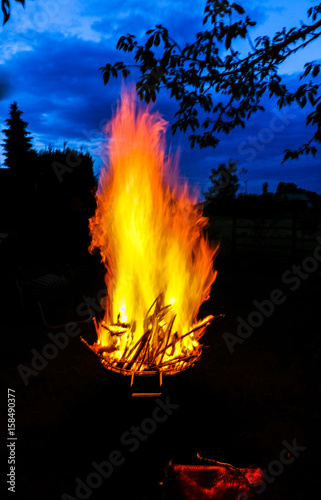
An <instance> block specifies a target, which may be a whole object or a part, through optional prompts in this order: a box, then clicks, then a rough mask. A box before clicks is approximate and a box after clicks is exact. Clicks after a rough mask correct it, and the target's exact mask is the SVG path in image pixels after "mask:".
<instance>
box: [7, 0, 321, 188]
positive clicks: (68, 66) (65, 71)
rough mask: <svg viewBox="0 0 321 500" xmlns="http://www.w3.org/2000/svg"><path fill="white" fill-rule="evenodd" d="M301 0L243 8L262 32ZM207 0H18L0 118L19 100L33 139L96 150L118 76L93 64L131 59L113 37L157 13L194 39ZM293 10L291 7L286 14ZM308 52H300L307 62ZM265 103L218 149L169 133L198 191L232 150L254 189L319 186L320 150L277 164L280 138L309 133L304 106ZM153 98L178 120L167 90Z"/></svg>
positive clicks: (299, 138)
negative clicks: (282, 107) (105, 80)
mask: <svg viewBox="0 0 321 500" xmlns="http://www.w3.org/2000/svg"><path fill="white" fill-rule="evenodd" d="M301 4H302V2H300V1H299V0H293V1H292V2H291V6H290V7H289V6H288V4H285V3H284V5H283V8H282V19H281V21H280V8H278V7H277V3H276V1H274V0H273V1H272V2H270V3H269V5H264V4H262V2H261V1H260V2H259V1H258V0H251V2H249V4H248V5H249V9H248V11H249V15H250V17H251V18H253V19H255V20H257V21H258V25H257V27H256V31H255V33H256V34H257V33H260V34H263V33H264V31H262V30H265V29H267V30H270V31H271V32H274V31H275V29H278V28H281V27H282V26H280V22H281V24H283V21H284V19H285V20H287V21H288V22H287V23H286V24H288V25H291V26H289V27H292V25H294V24H295V23H297V22H298V20H300V13H302V15H303V14H304V13H305V10H306V8H302V5H301ZM204 6H205V1H204V2H203V1H196V2H195V1H192V0H186V1H185V2H181V1H177V2H170V1H166V0H163V1H160V2H154V1H146V2H144V3H138V2H137V1H134V0H124V1H123V2H122V3H121V4H119V3H117V2H101V0H99V1H98V0H94V1H92V2H86V1H84V0H45V1H42V0H35V1H33V2H31V1H27V2H26V9H25V10H24V9H22V8H21V5H20V4H18V3H16V2H14V3H13V9H12V17H11V18H10V20H9V22H8V23H7V24H6V25H5V26H4V27H3V28H1V44H2V46H1V51H0V54H1V56H0V122H1V124H2V127H1V128H3V126H4V120H5V119H6V118H7V117H8V111H9V107H10V104H11V103H12V102H13V101H14V100H16V101H17V102H18V105H19V108H20V109H21V110H22V111H23V112H24V115H23V117H24V119H25V120H26V121H28V123H29V127H28V128H29V130H30V131H31V133H32V135H33V137H34V145H35V147H36V149H44V148H46V147H48V146H49V144H52V145H53V146H54V147H59V148H62V147H63V143H64V142H65V141H67V144H68V145H69V146H70V147H77V148H79V147H80V146H84V147H85V149H88V150H89V151H90V152H91V153H93V154H94V155H95V154H96V153H97V151H98V150H97V147H98V146H99V144H100V143H101V141H102V140H103V134H102V129H103V127H104V124H105V123H106V121H108V120H109V119H110V117H111V113H112V110H113V109H115V106H116V101H117V99H118V98H119V95H120V88H121V82H120V80H119V81H118V80H113V79H112V80H111V81H110V83H109V84H108V85H107V86H105V85H104V83H103V79H102V73H101V72H100V71H99V68H100V67H101V66H104V65H105V64H106V63H107V62H115V61H117V60H118V61H121V60H125V61H126V60H128V61H131V62H132V59H131V56H130V55H129V54H125V53H122V52H119V51H117V50H116V42H117V40H118V38H119V37H120V36H121V35H123V34H126V33H133V34H136V35H137V37H138V38H139V37H142V36H143V35H144V33H145V31H146V30H147V29H148V28H150V27H153V26H154V25H155V24H157V23H160V24H163V25H164V26H166V27H167V28H168V29H169V31H170V33H172V36H173V37H175V39H176V40H177V41H178V43H180V44H184V43H185V42H186V41H193V38H194V35H195V33H196V32H197V31H200V30H201V29H202V18H203V9H204ZM246 8H247V6H246ZM290 11H291V16H292V17H290V14H289V17H288V15H287V13H289V12H290ZM277 22H278V24H277V25H276V23H277ZM284 24H285V23H284ZM273 30H274V31H273ZM256 36H257V35H256ZM140 42H142V39H140ZM320 53H321V51H320ZM305 57H307V56H306V55H304V53H303V52H302V61H303V63H304V62H305V59H304V58H305ZM314 58H315V54H314ZM311 59H313V57H311ZM302 61H301V62H302ZM301 62H300V64H301ZM301 66H302V64H301ZM293 67H294V68H295V69H296V66H295V65H294V66H293ZM293 67H292V68H293ZM287 73H288V74H289V75H290V74H291V76H288V77H287V76H286V79H287V81H288V82H289V84H290V85H293V86H295V85H297V84H298V74H297V73H295V72H293V71H292V69H291V67H289V68H288V70H287ZM134 76H135V75H134ZM265 105H266V109H267V111H266V112H265V113H258V114H257V115H255V116H253V117H252V118H251V120H249V121H248V123H247V125H246V128H245V130H242V129H235V130H233V131H232V132H231V133H230V134H229V135H228V136H226V135H223V134H221V135H220V136H219V138H220V139H221V143H220V145H219V146H218V148H216V149H215V150H213V149H204V150H200V149H199V148H198V147H195V148H194V149H193V150H191V149H190V147H189V143H188V140H187V135H184V134H182V133H180V134H177V135H176V136H175V137H174V138H172V137H171V135H170V134H169V133H168V134H167V135H168V141H171V142H172V148H173V149H174V150H175V149H176V148H177V147H178V146H179V147H180V149H181V162H180V165H181V171H182V173H183V174H184V175H185V176H187V177H188V178H189V179H190V180H191V182H192V183H198V184H199V185H200V189H201V191H204V190H206V187H207V186H208V177H209V174H210V170H211V168H213V167H216V166H217V165H218V164H219V163H222V162H223V163H226V162H227V161H228V160H229V159H230V158H232V159H235V160H238V161H239V164H240V166H242V167H245V168H246V169H247V171H248V173H247V174H246V175H244V176H242V177H241V183H242V182H243V181H244V180H247V181H248V190H249V191H250V192H261V186H262V183H263V182H265V181H267V182H269V184H270V188H271V189H273V190H274V189H275V188H276V185H277V183H278V182H279V181H280V180H282V181H288V182H296V183H297V184H298V185H300V186H302V187H305V188H307V189H312V190H317V191H319V192H321V176H320V174H319V172H320V166H319V159H318V158H314V159H313V158H311V157H305V158H301V159H300V160H298V161H287V162H286V163H285V164H283V165H281V161H282V158H283V151H284V149H285V148H287V147H289V148H296V147H297V146H298V145H299V144H302V143H304V142H305V141H307V140H308V139H309V133H310V131H309V130H308V129H307V128H306V127H305V124H304V113H303V111H302V110H301V109H300V108H298V107H295V106H294V107H293V109H292V107H291V108H290V109H289V110H288V111H287V112H288V113H290V115H291V116H290V115H289V116H288V115H286V114H285V115H284V113H286V112H284V111H282V113H283V115H282V114H281V115H280V114H278V111H277V110H276V103H275V102H274V101H269V100H268V99H266V100H265ZM154 108H155V109H158V110H159V111H160V112H161V114H162V115H163V116H164V118H165V119H166V120H168V121H169V123H170V124H172V123H173V122H174V119H175V118H174V114H175V111H176V110H177V103H176V102H175V101H173V100H171V99H170V98H169V95H168V93H166V92H164V93H161V94H160V96H159V98H158V99H157V103H156V105H155V106H154ZM282 117H283V118H282ZM2 161H3V157H2ZM98 163H99V162H98V161H97V165H98Z"/></svg>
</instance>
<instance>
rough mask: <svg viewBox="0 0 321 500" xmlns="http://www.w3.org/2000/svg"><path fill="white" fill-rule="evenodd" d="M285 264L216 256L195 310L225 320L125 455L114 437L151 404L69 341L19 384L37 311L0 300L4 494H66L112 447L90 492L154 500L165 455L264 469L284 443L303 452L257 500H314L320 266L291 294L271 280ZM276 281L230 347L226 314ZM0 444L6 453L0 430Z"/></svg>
mask: <svg viewBox="0 0 321 500" xmlns="http://www.w3.org/2000/svg"><path fill="white" fill-rule="evenodd" d="M298 263H300V261H298ZM292 264H293V262H291V261H290V260H289V261H288V262H283V263H278V264H273V263H271V262H269V260H268V259H266V260H265V259H263V258H262V259H259V260H256V261H255V260H251V259H247V260H244V259H242V260H238V261H236V260H232V259H227V258H226V259H223V258H221V260H218V261H217V267H218V271H219V272H218V278H217V281H216V282H215V284H214V286H213V289H212V295H211V299H210V300H209V301H208V302H207V303H206V305H205V306H203V311H202V315H205V314H208V313H213V314H219V313H224V314H225V315H226V316H225V318H223V319H220V320H218V321H217V322H216V323H213V324H212V325H211V326H210V327H209V328H208V331H207V333H206V335H205V336H204V337H203V342H204V344H205V345H206V346H207V347H206V348H204V351H203V355H202V358H201V360H200V361H199V362H198V363H197V364H196V365H195V367H193V368H192V369H190V370H189V371H188V372H186V373H184V374H181V375H178V376H176V377H167V378H166V379H165V383H164V392H163V394H162V396H161V398H160V399H161V400H162V401H164V402H165V401H166V397H167V396H169V398H170V401H171V403H174V404H176V405H179V407H178V408H177V409H175V410H173V413H172V415H170V416H168V419H167V420H166V421H165V422H163V423H159V424H158V425H157V428H156V430H155V432H153V433H152V434H151V435H150V436H149V437H148V439H147V440H146V441H144V442H140V444H139V447H138V449H137V450H136V451H133V452H130V450H129V448H130V446H129V445H124V444H123V443H122V442H121V436H122V434H123V433H124V432H125V431H129V430H130V428H131V426H133V425H135V426H140V425H141V423H142V422H143V421H144V419H145V418H147V417H150V416H151V415H152V412H153V410H154V408H155V407H156V402H155V399H154V398H148V399H136V398H135V399H133V398H131V397H130V391H129V379H128V378H127V377H123V376H121V375H116V374H112V373H109V372H107V371H106V370H104V369H103V368H102V366H101V365H99V364H98V363H97V361H96V360H95V358H94V356H93V355H92V354H91V353H90V352H89V351H88V350H87V348H86V347H85V346H84V345H83V344H82V343H81V341H80V340H79V337H77V338H74V339H71V340H70V343H69V345H68V346H67V347H66V348H65V349H64V350H62V351H60V352H59V354H58V356H57V357H56V358H55V359H53V360H51V361H50V362H49V364H48V366H47V367H46V368H45V369H44V370H42V371H40V373H39V374H38V376H36V377H33V376H31V377H30V383H29V385H28V386H25V385H24V383H23V381H22V379H21V377H20V376H19V374H18V371H17V366H18V365H19V364H23V365H26V366H28V367H30V364H31V359H32V353H31V349H33V348H34V349H36V350H37V351H39V352H41V350H42V348H43V346H44V345H45V344H46V343H48V337H47V334H48V330H47V329H46V328H45V327H44V326H43V325H42V324H41V322H40V321H39V318H37V316H36V314H35V315H34V316H33V317H29V318H27V319H26V318H24V315H23V314H22V312H21V311H20V309H19V303H18V302H17V305H15V306H14V308H13V311H12V310H10V307H12V301H11V298H10V297H7V302H6V310H5V311H4V315H3V321H2V325H1V326H2V327H1V345H2V349H1V350H2V354H3V361H2V367H3V368H4V391H3V393H2V398H1V399H2V401H1V414H2V416H4V429H5V428H6V414H7V410H6V408H7V400H6V389H7V388H8V387H9V388H11V389H14V390H15V391H16V420H17V428H16V435H17V441H16V490H17V492H16V494H15V495H11V497H12V498H17V499H20V498H21V499H23V500H24V499H26V500H29V499H30V500H44V499H47V500H51V499H61V498H62V495H63V494H64V493H68V494H69V495H71V496H70V497H67V496H66V497H65V498H77V497H76V478H81V479H82V480H83V481H86V478H87V476H88V475H89V474H90V473H91V472H93V471H94V469H93V466H92V462H93V461H96V462H98V463H100V462H101V461H103V460H108V457H109V455H110V453H111V452H112V451H113V450H118V451H120V452H121V455H122V456H123V457H124V458H125V461H124V463H123V464H122V465H119V466H118V467H114V472H113V474H112V475H111V477H109V478H108V479H106V480H104V481H103V483H102V485H101V486H100V487H99V488H96V489H95V490H94V491H93V494H92V496H91V497H90V498H92V499H99V500H100V499H101V500H102V499H104V500H105V499H106V500H107V499H108V500H109V499H112V500H120V499H130V500H143V499H144V500H153V499H155V500H157V499H158V498H160V488H159V486H158V482H159V481H161V480H162V479H163V476H164V469H165V467H166V464H167V462H168V461H169V460H171V459H172V460H173V461H174V462H175V463H187V464H196V463H198V461H197V459H196V453H197V452H198V453H200V455H202V456H203V457H208V458H212V459H216V460H219V461H223V462H225V461H226V462H229V463H231V464H233V465H236V466H238V467H247V466H250V465H252V464H255V465H257V466H260V467H262V468H265V467H267V466H268V465H269V464H270V462H271V461H272V460H278V459H279V456H280V453H281V452H282V450H283V449H284V445H283V444H282V442H283V441H287V442H288V443H292V442H293V440H294V439H296V440H297V443H298V445H299V446H303V447H306V449H305V450H304V451H302V452H300V454H299V456H298V457H297V458H296V459H295V461H294V462H293V463H292V464H289V465H286V466H285V467H284V471H283V472H282V474H280V475H278V476H277V477H275V480H274V481H273V482H272V483H271V484H268V485H267V488H266V491H265V493H264V494H262V495H260V498H273V499H282V500H303V499H310V498H311V499H317V498H320V492H319V486H318V483H319V479H318V476H319V464H320V458H319V440H318V438H319V436H320V430H319V424H320V414H321V409H320V404H319V403H320V377H319V366H320V360H321V348H320V345H321V343H320V306H321V301H320V285H321V274H320V266H321V264H319V270H318V271H316V272H314V273H311V275H310V276H309V278H308V279H307V280H305V281H303V280H302V282H301V284H300V286H299V288H298V290H297V291H291V290H290V289H289V285H286V284H285V283H283V282H282V280H281V276H282V274H283V272H284V271H285V270H287V269H289V268H290V267H291V266H292ZM3 286H4V283H2V288H3ZM275 288H279V289H281V290H282V291H283V292H284V293H285V295H286V296H287V299H286V301H285V303H284V304H283V305H279V306H277V307H276V310H275V312H274V314H273V315H272V316H271V317H270V318H268V319H266V320H265V321H264V323H263V325H262V326H261V327H259V328H257V329H255V330H254V332H253V334H252V335H251V337H250V338H248V339H247V340H245V341H244V343H243V344H242V345H238V344H237V345H235V352H234V353H233V354H231V353H230V352H229V350H228V348H227V345H226V343H225V341H224V339H223V337H222V335H223V334H224V333H225V332H230V333H232V334H234V335H235V334H236V318H237V316H242V317H243V318H247V316H248V314H249V313H250V312H251V311H253V310H254V309H255V308H254V306H253V304H252V301H253V300H255V299H256V300H258V301H261V300H263V299H267V298H268V297H269V295H270V293H271V291H272V290H274V289H275ZM2 291H3V290H2ZM8 304H9V306H8ZM10 304H11V306H10ZM91 333H92V326H91V325H83V326H82V333H81V335H83V336H84V337H86V336H87V337H89V336H90V334H91ZM1 445H2V449H5V445H6V433H5V434H4V438H3V439H2V443H1ZM7 468H8V465H7V464H4V467H3V468H2V470H3V471H4V470H5V471H6V473H7ZM82 498H87V496H86V495H85V494H83V497H82Z"/></svg>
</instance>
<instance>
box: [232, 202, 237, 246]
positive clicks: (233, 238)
mask: <svg viewBox="0 0 321 500" xmlns="http://www.w3.org/2000/svg"><path fill="white" fill-rule="evenodd" d="M232 217H233V224H232V255H235V254H236V224H237V220H236V210H235V204H234V203H233V211H232Z"/></svg>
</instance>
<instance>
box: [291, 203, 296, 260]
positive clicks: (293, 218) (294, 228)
mask: <svg viewBox="0 0 321 500" xmlns="http://www.w3.org/2000/svg"><path fill="white" fill-rule="evenodd" d="M296 240H297V206H296V205H294V207H293V213H292V258H293V259H294V258H295V256H296Z"/></svg>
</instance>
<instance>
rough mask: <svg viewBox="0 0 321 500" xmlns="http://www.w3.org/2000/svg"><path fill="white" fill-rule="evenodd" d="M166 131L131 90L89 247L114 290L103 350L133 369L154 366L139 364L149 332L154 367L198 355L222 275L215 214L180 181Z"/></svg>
mask: <svg viewBox="0 0 321 500" xmlns="http://www.w3.org/2000/svg"><path fill="white" fill-rule="evenodd" d="M166 128H167V122H166V121H165V120H163V119H162V118H161V116H160V115H159V114H158V113H157V112H154V113H151V112H149V111H148V109H143V108H142V107H139V109H138V110H137V106H136V97H135V92H131V93H130V92H127V91H125V92H123V93H122V96H121V104H120V105H119V106H118V108H117V113H116V115H115V116H114V117H113V118H112V120H111V122H110V123H109V124H108V126H107V129H106V132H108V133H109V134H110V140H109V143H108V157H109V161H108V164H106V165H105V166H104V167H103V168H102V170H101V173H100V179H99V187H98V191H97V194H96V201H97V209H96V213H95V215H94V217H93V218H92V219H90V221H89V226H90V231H91V236H92V243H91V246H90V251H93V250H94V249H95V248H98V249H99V250H100V253H101V256H102V260H103V262H104V264H105V267H106V270H107V272H106V276H105V281H106V285H107V291H108V297H109V302H108V304H109V305H108V307H107V310H106V314H105V318H104V320H103V322H102V323H101V324H100V325H99V328H98V344H97V345H96V347H97V348H98V346H99V348H100V349H102V347H106V348H105V349H104V351H105V352H104V356H105V357H106V358H107V360H108V362H110V363H112V364H113V363H114V364H115V363H121V361H123V365H122V366H131V369H134V370H143V369H146V358H144V362H141V363H139V362H138V360H139V356H138V351H139V345H140V346H142V345H143V343H142V342H140V340H142V339H144V338H145V337H146V332H150V334H149V338H148V342H149V347H148V349H149V352H148V357H149V359H150V362H151V364H152V365H154V366H157V365H159V366H165V364H166V362H168V361H170V360H171V359H174V360H176V359H178V360H179V359H181V358H183V357H186V356H188V355H189V354H193V353H194V354H195V352H197V349H198V342H197V338H198V337H199V335H196V333H194V332H193V333H191V334H188V335H186V333H188V332H190V331H191V330H193V329H195V327H197V328H201V327H202V325H205V326H206V324H207V323H208V321H209V319H210V318H206V319H205V320H203V321H202V322H199V323H197V315H198V312H199V308H200V305H201V304H202V303H203V302H204V301H205V300H206V299H207V298H208V297H209V293H210V288H211V285H212V283H213V281H214V280H215V277H216V273H215V271H214V270H213V258H214V255H215V253H216V250H217V247H213V246H211V245H210V244H209V242H208V241H207V239H206V238H205V237H204V236H203V230H204V227H205V226H206V224H207V219H206V218H205V217H203V216H202V213H201V209H200V208H199V207H197V206H196V201H197V200H196V199H193V198H192V197H191V196H190V195H189V192H188V186H187V184H185V185H184V187H183V188H179V187H178V186H179V182H178V175H177V169H176V163H177V162H176V160H175V159H173V158H172V157H170V156H168V157H166V154H165V131H166ZM155 322H156V323H157V325H156V327H155ZM205 326H204V328H203V329H205ZM144 335H145V337H144ZM134 359H135V360H136V362H135V363H134V365H130V362H131V361H133V360H134ZM140 359H142V358H140ZM119 366H120V365H119Z"/></svg>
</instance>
